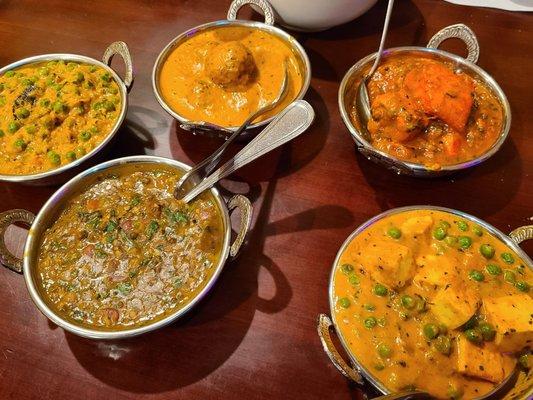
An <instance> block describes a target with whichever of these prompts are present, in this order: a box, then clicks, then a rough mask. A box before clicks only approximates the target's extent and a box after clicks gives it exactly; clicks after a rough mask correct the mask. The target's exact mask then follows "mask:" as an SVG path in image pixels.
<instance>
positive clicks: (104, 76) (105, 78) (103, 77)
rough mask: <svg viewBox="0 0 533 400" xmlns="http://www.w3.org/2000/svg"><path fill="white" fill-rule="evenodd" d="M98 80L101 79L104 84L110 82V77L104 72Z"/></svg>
mask: <svg viewBox="0 0 533 400" xmlns="http://www.w3.org/2000/svg"><path fill="white" fill-rule="evenodd" d="M100 79H102V81H104V82H111V75H109V73H108V72H105V73H103V74H102V75H100Z"/></svg>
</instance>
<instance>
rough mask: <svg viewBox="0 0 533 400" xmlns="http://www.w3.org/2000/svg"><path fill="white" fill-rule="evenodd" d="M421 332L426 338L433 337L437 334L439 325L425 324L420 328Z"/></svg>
mask: <svg viewBox="0 0 533 400" xmlns="http://www.w3.org/2000/svg"><path fill="white" fill-rule="evenodd" d="M422 332H424V336H425V337H426V338H428V339H430V340H431V339H435V338H436V337H437V336H439V327H438V326H437V325H435V324H425V325H424V327H423V328H422Z"/></svg>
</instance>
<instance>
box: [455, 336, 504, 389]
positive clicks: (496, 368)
mask: <svg viewBox="0 0 533 400" xmlns="http://www.w3.org/2000/svg"><path fill="white" fill-rule="evenodd" d="M487 347H488V346H477V345H475V344H473V343H472V342H470V341H468V339H467V338H465V337H464V335H459V336H458V337H457V371H458V372H460V373H462V374H464V375H468V376H473V377H475V378H481V379H485V380H487V381H491V382H494V383H499V382H501V381H502V380H503V378H504V377H505V367H504V357H503V355H502V354H501V353H499V352H497V351H494V350H491V349H489V348H487Z"/></svg>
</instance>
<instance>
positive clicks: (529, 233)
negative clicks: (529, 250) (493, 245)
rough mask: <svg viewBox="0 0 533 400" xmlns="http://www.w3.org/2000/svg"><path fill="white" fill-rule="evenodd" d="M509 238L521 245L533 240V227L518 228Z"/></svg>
mask: <svg viewBox="0 0 533 400" xmlns="http://www.w3.org/2000/svg"><path fill="white" fill-rule="evenodd" d="M509 237H510V238H511V240H512V241H513V242H515V243H516V244H520V243H522V242H525V241H526V240H531V239H533V225H526V226H521V227H520V228H516V229H515V230H514V231H512V232H511V233H510V234H509Z"/></svg>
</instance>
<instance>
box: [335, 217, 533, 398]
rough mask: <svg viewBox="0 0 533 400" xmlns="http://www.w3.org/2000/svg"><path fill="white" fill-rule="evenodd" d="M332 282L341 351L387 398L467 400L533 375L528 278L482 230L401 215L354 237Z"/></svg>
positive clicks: (532, 279)
mask: <svg viewBox="0 0 533 400" xmlns="http://www.w3.org/2000/svg"><path fill="white" fill-rule="evenodd" d="M333 279H334V281H333V295H334V298H333V299H334V301H335V305H334V311H333V313H334V317H335V321H336V325H337V328H338V329H339V330H340V333H341V335H342V337H343V339H344V342H345V344H346V345H347V346H348V347H349V349H350V350H351V352H352V353H353V354H354V355H355V357H356V358H357V359H358V360H359V362H360V363H361V364H362V365H363V366H364V367H365V368H366V369H367V370H368V371H369V372H370V373H371V374H372V375H374V377H376V378H377V379H378V380H379V381H381V382H382V384H383V385H384V386H385V387H387V388H388V389H389V390H391V391H393V392H396V391H402V390H407V389H414V388H416V389H419V390H423V391H426V392H429V393H431V394H432V395H433V396H436V397H438V398H443V399H446V398H448V399H450V398H451V399H460V398H464V399H471V398H474V397H478V396H481V395H483V394H485V393H487V392H488V391H490V390H491V389H492V388H493V387H494V386H495V385H497V384H498V383H500V382H501V381H502V380H503V379H504V378H505V377H506V376H507V375H508V374H509V373H510V372H511V371H512V370H513V368H514V366H515V363H516V362H517V360H518V361H519V362H520V363H521V364H523V365H524V366H525V367H528V366H529V367H531V366H532V365H531V363H532V359H531V355H530V354H526V353H525V352H527V349H529V351H531V348H532V345H533V298H532V290H531V285H532V284H533V274H532V272H531V270H530V269H529V267H527V266H526V264H525V263H524V262H523V260H521V259H520V257H519V256H518V255H517V254H516V253H515V252H513V251H512V250H511V249H510V248H508V247H507V246H506V245H505V244H504V243H503V242H501V241H500V240H499V239H497V238H496V237H494V236H492V235H491V234H490V233H489V232H488V231H486V230H485V229H484V228H482V227H481V226H478V225H476V224H474V223H472V222H470V221H467V220H465V219H463V218H461V217H458V216H455V215H453V214H450V213H445V212H441V211H434V210H416V211H404V212H400V213H397V214H394V215H390V216H387V217H385V218H383V219H381V220H379V221H377V222H375V223H374V224H372V225H371V226H369V227H368V228H366V229H365V230H363V231H362V232H361V233H360V234H358V235H357V236H356V237H355V238H354V239H353V240H352V241H351V243H349V245H348V246H347V248H346V249H345V251H344V252H343V253H342V254H341V257H340V261H339V264H338V265H336V266H335V270H334V278H333Z"/></svg>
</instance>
